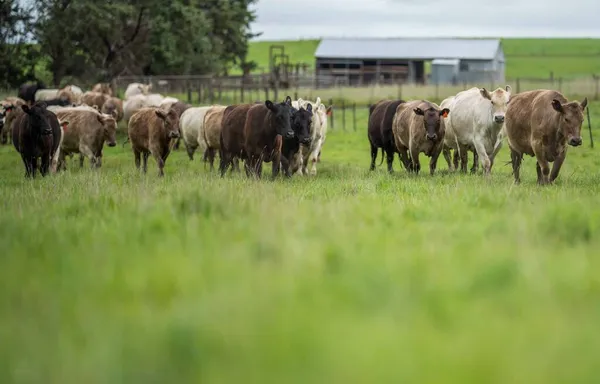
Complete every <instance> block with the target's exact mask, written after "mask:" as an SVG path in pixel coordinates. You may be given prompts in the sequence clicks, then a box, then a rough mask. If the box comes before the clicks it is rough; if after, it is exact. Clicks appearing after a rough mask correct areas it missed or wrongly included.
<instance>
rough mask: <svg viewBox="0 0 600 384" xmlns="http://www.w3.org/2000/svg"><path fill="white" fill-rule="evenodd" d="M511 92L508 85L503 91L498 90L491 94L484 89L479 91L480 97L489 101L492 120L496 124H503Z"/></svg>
mask: <svg viewBox="0 0 600 384" xmlns="http://www.w3.org/2000/svg"><path fill="white" fill-rule="evenodd" d="M511 91H512V88H511V87H510V85H507V86H506V88H505V89H502V88H498V89H496V90H495V91H494V92H492V93H490V92H489V91H488V90H487V89H485V88H481V89H480V90H479V92H480V93H481V96H482V97H483V98H484V99H487V100H489V102H490V104H491V105H492V119H493V120H494V123H496V124H503V123H504V116H505V115H506V109H507V108H508V103H509V101H510V95H511Z"/></svg>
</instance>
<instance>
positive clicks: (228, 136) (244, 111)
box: [219, 104, 256, 177]
mask: <svg viewBox="0 0 600 384" xmlns="http://www.w3.org/2000/svg"><path fill="white" fill-rule="evenodd" d="M254 105H256V104H236V105H230V106H228V107H227V108H225V110H224V111H223V120H222V127H221V138H220V147H221V148H220V150H219V157H220V158H221V162H220V164H219V171H220V172H221V177H223V176H225V172H227V169H228V168H229V166H230V165H231V164H232V163H233V161H234V160H236V159H241V160H244V159H245V158H246V154H245V153H244V143H245V137H244V126H245V124H246V117H247V115H248V111H249V110H250V108H252V107H253V106H254Z"/></svg>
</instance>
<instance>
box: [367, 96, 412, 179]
mask: <svg viewBox="0 0 600 384" xmlns="http://www.w3.org/2000/svg"><path fill="white" fill-rule="evenodd" d="M404 102H405V101H404V100H381V101H379V102H378V103H377V104H375V105H374V106H372V107H371V109H370V111H369V112H370V113H369V128H368V137H369V143H370V144H371V168H370V169H371V171H373V170H375V160H377V150H378V149H379V148H381V163H383V153H384V151H385V153H386V155H387V168H388V172H390V173H392V172H394V169H393V167H392V164H393V162H394V153H396V152H397V151H396V144H395V143H394V133H393V132H392V123H393V122H394V116H395V115H396V109H397V108H398V106H399V105H400V104H402V103H404ZM381 163H380V164H379V165H381ZM404 166H405V167H408V165H407V164H404ZM407 169H408V168H407Z"/></svg>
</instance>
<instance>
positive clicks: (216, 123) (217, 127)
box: [198, 105, 237, 171]
mask: <svg viewBox="0 0 600 384" xmlns="http://www.w3.org/2000/svg"><path fill="white" fill-rule="evenodd" d="M226 108H227V107H225V106H222V105H217V106H214V107H210V108H209V109H208V111H206V114H205V115H204V131H203V132H204V135H202V136H201V135H198V142H199V143H200V142H203V144H204V146H205V147H206V151H205V153H204V160H205V161H208V162H209V164H210V170H211V171H212V170H213V169H214V163H215V156H216V154H217V151H219V150H220V149H221V127H222V126H223V115H224V113H225V109H226ZM201 145H202V144H201ZM235 161H236V162H237V159H236V160H235Z"/></svg>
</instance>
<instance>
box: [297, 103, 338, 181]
mask: <svg viewBox="0 0 600 384" xmlns="http://www.w3.org/2000/svg"><path fill="white" fill-rule="evenodd" d="M308 103H309V102H308V101H306V100H302V99H298V101H297V102H294V103H292V105H293V106H294V108H299V107H300V106H304V107H305V108H306V105H307V104H308ZM310 104H312V106H313V118H312V123H311V127H310V137H311V140H310V145H304V144H303V145H302V157H301V160H300V162H301V165H300V167H301V169H302V174H304V175H308V174H309V171H308V164H309V163H312V167H311V170H310V174H311V175H316V174H317V159H318V158H319V154H320V153H321V148H322V147H323V144H325V138H326V136H327V116H329V115H331V111H332V107H331V106H329V107H325V105H324V104H323V103H321V98H320V97H317V100H316V101H315V102H314V103H312V102H310ZM292 163H296V161H292ZM297 167H298V165H297V164H294V165H293V166H292V169H295V168H297Z"/></svg>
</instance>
